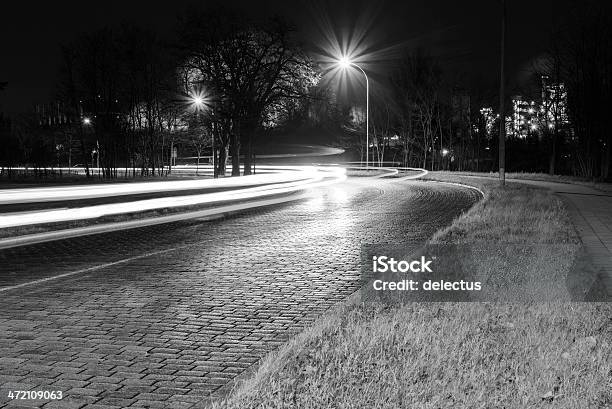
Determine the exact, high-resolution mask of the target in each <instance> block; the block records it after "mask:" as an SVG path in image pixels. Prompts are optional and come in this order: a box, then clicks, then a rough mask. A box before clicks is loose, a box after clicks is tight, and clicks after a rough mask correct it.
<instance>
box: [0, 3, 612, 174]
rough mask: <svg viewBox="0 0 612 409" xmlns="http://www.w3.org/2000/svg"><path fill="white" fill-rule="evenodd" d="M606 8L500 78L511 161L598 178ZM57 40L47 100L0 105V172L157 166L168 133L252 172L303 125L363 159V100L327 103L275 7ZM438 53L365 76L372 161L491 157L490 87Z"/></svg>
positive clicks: (605, 165) (163, 163)
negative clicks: (3, 112) (510, 80)
mask: <svg viewBox="0 0 612 409" xmlns="http://www.w3.org/2000/svg"><path fill="white" fill-rule="evenodd" d="M609 11H610V10H609V5H606V4H597V3H596V2H589V3H588V4H581V5H578V6H577V7H576V8H575V9H574V10H572V12H571V13H570V15H569V16H568V17H567V19H566V20H565V21H563V23H562V24H560V25H559V26H558V27H557V28H556V29H555V31H554V32H553V33H551V40H550V47H549V49H548V51H547V53H546V55H545V57H544V58H540V59H539V60H538V64H537V65H536V64H534V69H533V78H534V81H533V84H532V85H533V86H524V85H523V86H521V87H518V86H513V85H511V84H510V87H509V88H510V90H511V91H510V92H508V95H507V103H506V106H507V107H510V109H508V110H506V112H505V113H504V114H505V116H506V117H507V118H508V119H509V123H511V124H514V126H517V125H516V124H517V123H518V124H519V125H518V128H521V127H522V128H521V129H518V128H517V129H511V128H507V134H508V136H507V169H508V170H509V171H530V172H550V173H551V174H552V173H562V174H572V175H579V176H584V177H590V178H602V179H606V178H609V176H610V154H611V151H610V145H611V143H612V141H611V139H610V138H611V133H610V132H609V130H608V129H607V121H606V120H607V117H608V116H609V113H610V112H612V109H611V108H612V107H611V106H610V105H611V94H610V84H611V82H612V81H611V71H612V69H611V68H612V61H611V60H612V58H611V56H612V37H611V30H610V27H611V21H610V20H611V14H610V12H609ZM61 52H62V67H61V78H60V79H59V81H58V98H57V102H55V103H54V104H52V105H46V106H45V107H42V108H38V109H37V110H36V112H35V113H33V114H32V115H24V116H21V117H18V118H13V119H12V120H11V121H9V120H8V119H6V118H0V133H1V134H2V136H1V137H2V140H3V142H2V146H3V150H2V154H1V155H0V161H1V164H2V166H3V173H4V172H5V171H6V170H5V168H7V167H15V166H27V167H30V168H32V169H47V168H49V167H51V168H53V167H62V166H63V167H65V166H68V167H70V166H75V165H80V166H83V167H85V168H86V169H87V173H88V174H89V173H90V172H89V169H90V168H91V167H95V168H99V169H100V170H96V174H100V176H102V177H106V178H116V177H118V176H128V175H129V176H136V175H138V176H147V175H166V174H168V173H169V172H171V170H172V165H173V163H174V160H173V158H172V155H173V152H175V147H176V146H177V145H178V146H180V147H181V155H185V154H187V155H192V156H193V157H194V158H195V157H197V163H198V164H199V163H200V159H201V157H207V158H208V160H210V156H211V154H212V153H213V152H214V155H215V158H214V163H215V164H216V166H215V170H214V172H215V174H216V175H226V174H227V175H230V174H231V175H233V176H235V175H239V174H240V173H241V168H242V173H243V174H250V173H251V172H252V171H253V166H254V163H255V151H256V149H255V148H256V147H257V146H261V145H262V144H266V143H267V141H268V140H269V137H270V136H272V135H281V134H282V135H294V137H295V136H296V135H301V134H303V133H305V132H302V131H303V130H304V129H306V128H309V129H311V130H312V129H314V130H315V131H316V133H317V134H318V135H323V139H319V140H317V142H318V143H324V144H328V145H335V146H338V147H342V148H346V149H347V150H348V151H349V153H352V154H353V156H352V159H359V160H361V161H364V160H365V154H366V149H365V142H366V141H365V123H366V120H365V109H364V107H362V106H351V105H346V104H342V103H339V102H338V99H337V98H336V95H335V91H334V90H335V88H333V87H332V85H331V84H333V82H332V83H330V82H325V83H322V82H320V79H321V78H322V77H323V76H324V75H325V74H326V70H325V69H324V68H325V67H322V66H320V65H318V64H317V63H316V62H315V61H313V60H312V59H311V58H310V57H309V56H308V55H307V53H306V52H305V51H304V49H303V48H302V47H301V46H300V44H299V43H298V42H297V41H296V37H295V33H294V31H293V29H292V27H291V26H290V25H289V24H288V23H287V22H285V21H283V20H281V19H279V18H269V19H263V20H262V19H253V18H250V17H249V16H247V15H245V14H242V13H239V12H236V11H233V10H228V9H220V8H213V9H200V8H191V9H189V10H186V12H185V13H183V14H182V17H180V18H179V19H178V20H177V21H176V23H175V29H174V30H173V35H172V36H171V37H170V38H162V37H160V36H159V34H157V33H156V32H155V31H153V30H151V29H145V28H142V27H139V26H137V25H135V24H129V23H125V24H122V25H120V26H114V27H107V28H104V29H101V30H97V31H94V32H90V33H86V34H83V35H80V36H78V37H77V38H75V40H74V41H73V42H71V43H69V44H65V45H64V46H63V47H62V48H61ZM443 67H444V65H443V64H442V63H441V62H440V61H438V60H436V58H434V57H432V56H431V55H430V54H428V53H427V52H426V51H424V50H422V49H409V50H405V51H404V52H403V54H402V55H401V56H400V58H398V59H397V60H396V61H394V62H393V64H392V68H390V69H389V72H388V73H387V74H388V75H387V76H386V78H385V79H384V80H383V81H382V83H381V82H378V83H376V84H375V87H374V88H375V90H376V92H375V93H373V94H372V95H371V99H370V117H369V124H370V128H369V131H370V144H371V146H370V149H369V152H370V157H369V161H370V162H371V163H380V164H382V163H383V162H394V163H396V164H401V165H403V166H414V167H424V168H427V169H433V170H437V169H448V170H471V171H494V170H496V169H497V134H498V131H499V123H500V121H499V115H498V114H497V113H496V112H495V110H496V109H495V108H496V106H497V103H496V102H497V101H498V94H497V89H474V87H473V86H469V85H468V84H466V83H465V81H463V80H460V79H457V78H461V76H460V75H455V77H454V79H452V80H451V79H449V78H450V77H451V76H452V75H453V74H455V73H452V72H449V71H450V70H448V69H446V70H445V69H443ZM544 78H546V84H544ZM9 85H10V84H9ZM0 88H1V87H0ZM551 90H552V91H551ZM518 94H520V95H523V97H524V99H525V100H529V99H531V100H536V102H537V104H536V105H533V104H534V103H531V104H532V105H529V104H527V105H525V106H526V107H528V108H525V109H528V110H529V111H532V110H534V111H536V112H535V113H534V114H532V115H531V114H530V115H531V116H529V115H528V123H526V124H524V125H522V122H521V121H522V119H521V118H522V117H520V116H517V112H516V106H514V105H513V104H515V102H516V99H515V95H518ZM545 94H546V95H545ZM196 98H199V100H198V103H195V101H196ZM560 107H562V109H561V108H560ZM517 118H518V119H517ZM513 121H514V122H513ZM525 121H527V119H525ZM526 126H528V128H527V129H526V130H524V128H525V127H526ZM311 133H312V132H311ZM213 147H214V149H213ZM41 172H43V173H44V172H46V170H44V171H41Z"/></svg>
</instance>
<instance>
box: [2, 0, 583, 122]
mask: <svg viewBox="0 0 612 409" xmlns="http://www.w3.org/2000/svg"><path fill="white" fill-rule="evenodd" d="M570 2H571V0H510V1H507V3H509V6H508V45H507V47H508V57H507V58H508V70H509V76H510V78H511V80H514V81H515V82H516V80H517V79H519V78H520V76H521V75H520V73H521V69H523V68H524V67H526V66H529V62H530V61H531V60H532V59H533V58H536V57H537V56H539V55H541V54H542V52H543V51H544V50H545V48H546V45H547V43H548V34H549V32H550V30H551V28H552V27H553V26H554V24H555V22H556V21H558V20H559V19H560V18H561V17H562V16H563V15H564V14H566V13H567V12H568V9H569V3H570ZM190 3H194V1H183V0H173V1H157V2H151V1H145V0H133V1H126V0H124V1H117V0H104V1H101V0H98V1H83V0H80V1H61V0H57V1H49V2H36V3H34V2H29V1H14V2H11V3H10V4H8V5H7V4H3V5H2V8H1V13H2V23H1V25H0V41H1V44H0V56H1V57H0V58H1V61H0V81H8V82H9V85H8V88H7V90H5V91H4V92H2V93H0V111H5V112H9V113H14V112H20V111H24V110H27V109H28V108H29V107H31V106H32V105H33V104H35V103H42V102H46V101H49V100H50V99H51V98H52V97H53V93H54V88H55V83H56V80H57V68H58V65H59V46H60V44H62V43H65V42H68V41H70V39H72V38H74V37H75V36H77V35H78V34H79V33H81V32H84V31H89V30H93V29H96V28H100V27H103V26H105V25H113V24H117V23H119V22H121V21H124V20H133V21H136V22H139V23H141V24H144V25H149V26H153V27H157V28H159V29H160V30H166V31H168V32H170V30H171V27H172V24H173V23H174V21H175V16H176V15H177V14H178V13H179V12H180V10H181V9H184V8H185V7H186V6H187V5H188V4H190ZM200 3H203V4H206V3H207V2H205V1H202V2H200ZM223 4H225V5H235V6H237V7H240V8H243V9H245V10H246V11H247V12H250V13H254V14H259V15H265V14H280V15H283V16H285V17H287V18H289V19H290V20H292V21H293V22H294V23H295V24H296V25H297V26H298V28H299V29H300V32H301V33H302V34H301V36H302V38H303V40H304V41H305V42H311V43H316V42H318V41H319V37H318V36H317V33H318V29H317V28H318V27H319V26H320V25H321V19H322V16H327V18H328V19H329V21H330V22H331V23H332V24H333V25H335V26H338V27H342V28H343V29H344V30H345V31H347V30H348V31H350V30H351V27H350V26H351V25H352V24H355V22H357V21H359V22H362V23H363V22H366V23H370V30H369V31H368V35H367V37H366V38H367V41H368V42H369V44H370V45H371V47H372V48H373V49H376V48H380V49H383V48H386V47H389V46H392V45H397V44H404V45H408V46H411V47H423V48H425V49H426V50H428V51H429V52H430V53H432V54H434V55H436V56H438V57H440V59H441V61H442V63H443V67H444V69H445V71H446V74H447V75H449V76H454V77H457V78H464V79H465V80H466V81H467V82H469V83H470V84H471V85H474V84H479V85H480V86H481V88H483V89H491V90H494V83H495V81H496V78H497V75H498V74H497V72H498V69H499V67H498V53H499V19H500V18H499V16H500V6H499V1H496V0H468V1H457V0H446V1H444V0H413V1H410V0H403V1H395V2H394V1H389V0H387V1H378V2H377V1H372V0H371V1H343V0H340V1H328V2H324V1H316V2H313V1H305V0H302V1H290V0H284V1H278V0H270V1H237V0H225V1H224V2H223ZM360 24H361V23H360ZM395 49H396V50H399V47H396V48H395ZM392 54H393V53H390V54H389V55H388V59H393V58H394V56H393V55H392ZM375 64H376V61H373V62H372V64H371V66H374V65H375ZM381 66H382V67H386V66H387V65H385V64H384V63H382V64H381ZM383 71H384V69H383ZM379 74H381V75H382V74H384V72H380V73H379ZM492 92H493V91H492Z"/></svg>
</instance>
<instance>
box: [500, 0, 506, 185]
mask: <svg viewBox="0 0 612 409" xmlns="http://www.w3.org/2000/svg"><path fill="white" fill-rule="evenodd" d="M501 4H502V21H501V66H500V78H499V183H500V185H501V186H505V185H506V169H505V167H506V115H505V112H504V99H505V98H504V97H505V95H504V94H505V90H504V82H505V76H504V65H505V57H506V56H505V52H506V2H505V0H501Z"/></svg>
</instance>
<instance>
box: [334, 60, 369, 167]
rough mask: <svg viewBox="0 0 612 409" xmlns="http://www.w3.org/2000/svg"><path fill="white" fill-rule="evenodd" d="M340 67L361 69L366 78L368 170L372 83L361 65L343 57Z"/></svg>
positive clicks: (339, 62) (339, 63)
mask: <svg viewBox="0 0 612 409" xmlns="http://www.w3.org/2000/svg"><path fill="white" fill-rule="evenodd" d="M338 65H339V66H340V68H342V69H348V68H349V67H351V66H353V67H355V68H357V69H359V71H361V72H362V73H363V76H364V77H365V80H366V168H367V167H368V165H369V161H370V82H369V80H368V75H367V74H366V73H365V71H364V70H363V68H361V67H360V66H359V65H357V64H355V63H354V62H353V61H351V60H350V58H349V57H347V56H342V57H341V58H340V59H339V60H338Z"/></svg>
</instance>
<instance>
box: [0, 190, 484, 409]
mask: <svg viewBox="0 0 612 409" xmlns="http://www.w3.org/2000/svg"><path fill="white" fill-rule="evenodd" d="M478 199H479V196H478V194H477V193H476V192H474V191H472V190H469V189H466V188H462V187H458V186H450V185H444V184H439V183H433V182H431V183H425V182H398V181H393V180H389V181H385V180H382V179H380V180H376V182H372V181H371V180H370V181H367V180H359V179H349V180H348V181H347V182H345V183H343V184H339V185H333V186H330V187H327V188H321V189H319V190H316V191H313V192H312V194H311V197H310V198H309V199H306V200H302V201H299V202H294V203H289V204H287V205H283V206H279V207H274V208H268V209H263V210H258V211H252V212H249V213H245V214H243V215H239V216H234V217H230V218H227V219H225V220H217V221H208V222H197V221H191V222H181V223H173V224H167V225H159V226H154V227H149V228H140V229H135V230H127V231H120V232H115V233H109V234H102V235H95V236H86V237H80V238H75V239H69V240H63V241H57V242H50V243H43V244H38V245H33V246H27V247H17V248H14V249H8V250H2V251H0V288H1V289H2V290H1V291H0V297H1V301H0V326H1V332H0V391H1V394H2V395H1V398H0V406H4V405H6V406H9V407H13V405H15V406H25V407H44V408H52V407H62V408H81V407H89V408H125V407H150V408H183V407H202V406H204V405H205V404H206V402H207V401H208V400H209V399H211V398H213V397H215V396H217V395H219V394H221V393H224V392H225V391H226V389H227V388H228V385H230V384H229V383H230V381H231V380H232V379H234V378H235V377H236V376H238V375H240V374H241V373H243V371H245V369H247V368H249V367H250V366H251V365H253V364H255V363H257V362H258V360H259V359H260V358H262V357H263V356H264V355H265V354H266V353H267V352H268V351H270V350H273V349H275V348H276V347H278V346H279V345H281V344H282V343H284V342H286V341H287V340H288V339H289V338H290V337H291V336H292V335H294V334H296V333H297V332H299V331H300V330H301V329H302V328H303V327H304V326H305V325H308V324H309V323H312V322H313V320H315V319H316V318H317V317H318V316H320V315H321V314H322V313H324V312H325V311H326V310H327V309H328V308H329V307H330V306H332V305H333V304H335V303H338V302H340V301H342V300H343V299H345V298H346V297H347V296H349V295H350V294H351V293H353V292H354V291H356V290H357V289H358V288H359V285H360V281H359V280H360V279H359V257H360V249H361V244H362V243H385V242H389V243H392V242H410V241H417V242H422V241H424V240H425V239H427V238H428V237H429V236H431V235H432V234H433V233H434V232H435V231H436V230H438V229H439V228H441V227H443V226H445V225H447V224H449V223H450V222H451V221H452V219H453V218H454V217H456V216H457V215H458V214H460V213H461V212H462V211H465V210H466V209H468V208H469V207H470V206H471V205H472V204H474V203H475V202H476V201H477V200H478ZM58 275H63V276H62V277H60V278H54V277H56V276H58ZM35 280H41V281H40V282H38V283H36V284H32V285H23V286H21V287H15V286H18V285H20V284H27V283H29V282H32V281H35ZM224 386H225V387H224ZM9 390H13V391H15V390H24V391H40V390H42V391H62V393H63V399H62V400H55V401H52V400H41V401H34V400H8V398H7V394H8V392H9Z"/></svg>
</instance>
